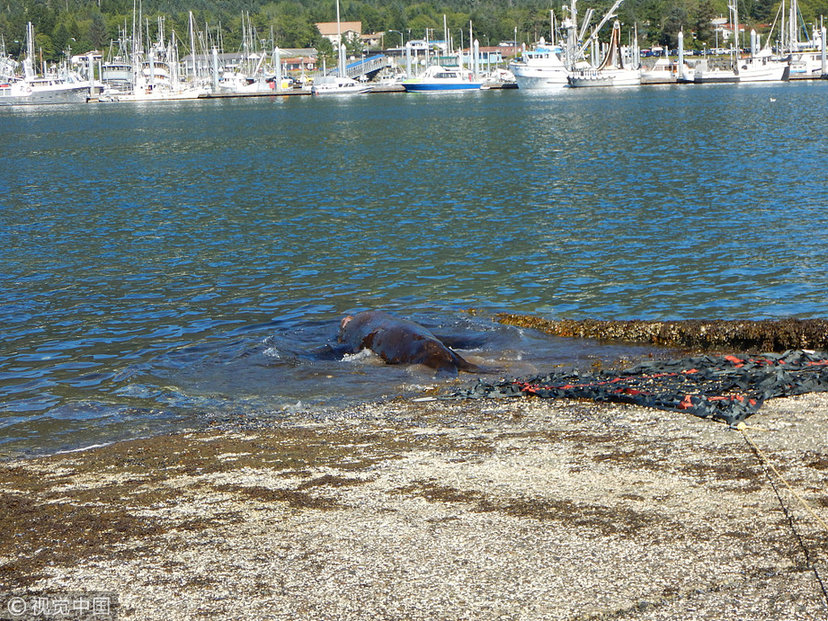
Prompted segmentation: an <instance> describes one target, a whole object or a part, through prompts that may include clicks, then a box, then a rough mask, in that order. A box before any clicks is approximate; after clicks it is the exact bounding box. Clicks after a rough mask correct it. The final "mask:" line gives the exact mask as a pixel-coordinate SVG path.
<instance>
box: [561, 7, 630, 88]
mask: <svg viewBox="0 0 828 621" xmlns="http://www.w3.org/2000/svg"><path fill="white" fill-rule="evenodd" d="M568 82H569V86H571V87H574V88H591V87H625V86H639V85H640V84H641V71H640V70H639V69H638V68H637V67H636V68H632V67H630V66H628V64H625V62H624V55H623V53H622V50H621V24H620V23H619V22H618V20H616V21H615V22H614V23H613V26H612V35H611V37H610V44H609V51H608V52H607V54H606V56H605V57H604V59H603V61H601V64H600V65H598V66H597V67H595V68H591V69H580V70H577V71H574V72H572V73H571V74H570V75H569V77H568Z"/></svg>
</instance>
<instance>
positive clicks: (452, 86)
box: [403, 82, 483, 93]
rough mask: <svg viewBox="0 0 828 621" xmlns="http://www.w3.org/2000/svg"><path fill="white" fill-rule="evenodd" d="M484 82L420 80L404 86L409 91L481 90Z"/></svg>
mask: <svg viewBox="0 0 828 621" xmlns="http://www.w3.org/2000/svg"><path fill="white" fill-rule="evenodd" d="M482 84H483V83H482V82H453V83H445V84H439V83H434V82H418V83H411V84H406V83H405V82H403V87H404V88H405V90H406V92H409V93H436V92H446V91H479V90H480V87H481V85H482Z"/></svg>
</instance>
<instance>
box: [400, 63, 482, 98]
mask: <svg viewBox="0 0 828 621" xmlns="http://www.w3.org/2000/svg"><path fill="white" fill-rule="evenodd" d="M402 84H403V87H405V90H406V92H409V93H427V92H442V91H469V90H480V87H481V86H482V84H483V81H482V80H479V79H475V77H474V75H473V73H472V72H471V71H470V70H468V69H447V68H446V67H441V66H440V65H432V66H431V67H429V68H428V69H426V71H425V73H423V75H421V76H419V77H416V78H411V79H409V80H403V83H402Z"/></svg>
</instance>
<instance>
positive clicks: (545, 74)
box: [513, 69, 568, 90]
mask: <svg viewBox="0 0 828 621" xmlns="http://www.w3.org/2000/svg"><path fill="white" fill-rule="evenodd" d="M513 73H514V74H515V81H516V82H517V85H518V88H522V89H524V90H543V89H557V88H562V87H564V86H566V85H567V76H568V73H567V72H566V71H565V70H564V71H543V70H542V69H525V70H513Z"/></svg>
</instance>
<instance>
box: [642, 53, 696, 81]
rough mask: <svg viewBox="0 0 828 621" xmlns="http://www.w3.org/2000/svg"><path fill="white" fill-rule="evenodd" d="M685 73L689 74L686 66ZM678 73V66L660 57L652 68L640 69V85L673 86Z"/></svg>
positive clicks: (665, 57) (666, 58)
mask: <svg viewBox="0 0 828 621" xmlns="http://www.w3.org/2000/svg"><path fill="white" fill-rule="evenodd" d="M685 72H686V73H689V67H687V65H685ZM679 73H680V72H679V64H678V63H677V62H674V61H672V60H670V58H669V57H667V56H662V57H661V58H659V59H658V60H656V62H655V64H653V66H652V67H650V68H648V69H645V68H643V67H642V68H641V84H675V83H676V82H678V78H679Z"/></svg>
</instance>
